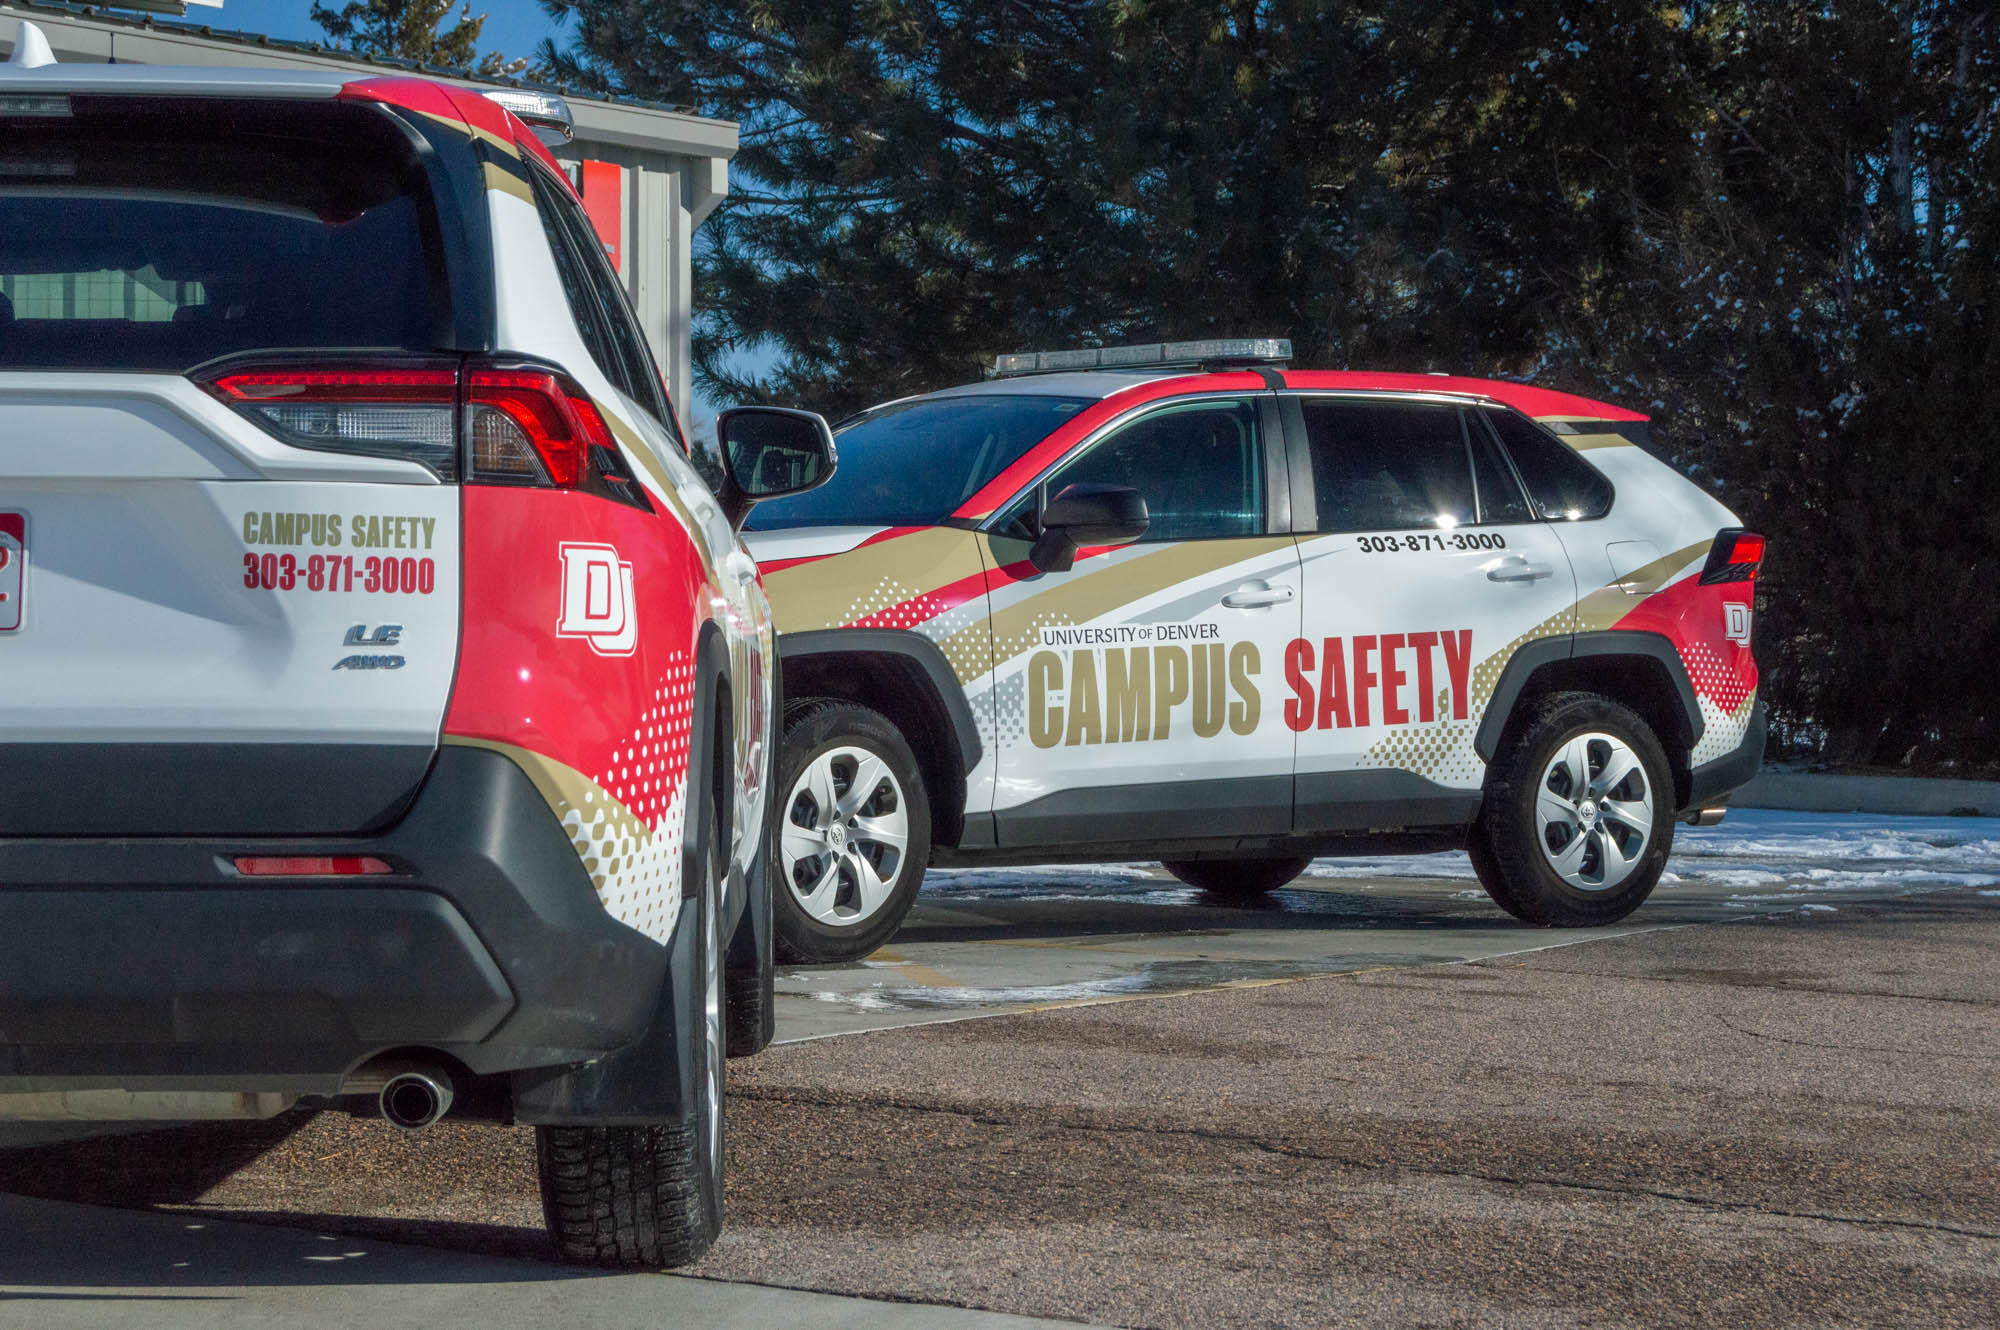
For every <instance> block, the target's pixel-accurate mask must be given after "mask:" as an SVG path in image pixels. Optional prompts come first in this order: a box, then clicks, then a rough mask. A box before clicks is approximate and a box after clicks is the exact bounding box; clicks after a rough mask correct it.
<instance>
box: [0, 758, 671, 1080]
mask: <svg viewBox="0 0 2000 1330" xmlns="http://www.w3.org/2000/svg"><path fill="white" fill-rule="evenodd" d="M242 854H257V855H314V856H319V855H336V856H337V855H372V856H374V857H376V858H379V859H382V860H385V861H386V862H388V863H389V864H391V865H392V866H393V867H394V868H395V870H396V871H395V872H394V873H393V874H392V875H386V876H373V877H353V878H345V879H337V880H335V879H326V878H317V879H291V880H280V881H274V880H272V879H245V878H242V877H239V876H237V875H236V874H235V873H234V871H233V870H232V869H231V868H230V867H229V866H228V863H229V860H230V859H231V858H232V857H233V856H236V855H242ZM668 957H669V951H668V948H666V947H663V946H661V945H659V944H657V943H655V942H653V941H651V940H650V939H648V938H646V937H644V936H643V935H641V934H640V933H638V932H636V931H634V930H633V929H631V928H628V927H626V926H625V925H624V924H621V923H619V922H617V921H616V920H614V919H612V918H611V916H610V915H609V914H607V913H606V912H605V910H604V908H603V906H602V905H601V904H600V902H599V901H598V898H597V893H596V891H595V889H594V887H593V886H592V884H591V882H590V879H589V877H588V876H587V875H586V874H585V872H584V870H583V866H582V865H581V863H579V861H578V859H577V856H576V853H575V851H574V849H572V847H571V845H570V843H569V838H568V837H567V836H566V835H565V834H564V832H563V829H562V826H561V824H560V823H558V822H557V820H556V818H555V815H554V814H553V813H552V812H551V811H550V810H549V807H548V805H547V803H546V802H545V801H544V800H543V799H542V797H541V795H540V794H539V793H538V792H537V791H536V789H535V787H534V786H533V784H532V783H531V782H530V781H529V780H528V778H527V776H526V774H525V773H523V772H522V771H521V769H520V768H519V767H517V766H515V765H514V764H513V763H512V762H510V761H508V760H507V758H505V757H504V756H502V755H501V754H498V753H494V752H490V751H487V750H485V749H478V748H468V747H452V746H448V747H446V748H444V749H443V750H442V751H441V752H440V753H439V755H438V758H437V762H436V765H435V767H434V769H433V770H432V772H431V775H430V778H429V780H428V781H427V782H426V783H425V785H424V788H423V790H422V792H421V793H420V794H419V795H418V797H417V799H416V801H415V803H414V805H413V806H412V807H411V809H410V812H409V814H408V815H407V816H406V817H404V818H403V819H402V821H400V822H399V823H397V825H396V826H395V827H394V828H392V829H391V830H389V831H387V832H383V833H381V834H379V835H372V836H361V837H339V838H314V839H308V840H274V839H253V840H243V839H221V838H205V839H144V840H138V839H131V840H113V839H96V838H91V839H85V838H60V839H58V838H44V839H16V840H0V1093H7V1092H21V1091H56V1090H78V1089H90V1088H98V1087H107V1088H109V1087H118V1088H125V1089H132V1090H231V1091H240V1092H266V1091H269V1092H282V1093H286V1094H292V1095H330V1094H334V1093H337V1092H338V1091H339V1089H340V1086H341V1082H342V1080H343V1079H344V1078H345V1077H346V1075H347V1073H348V1072H350V1071H351V1070H353V1069H354V1068H355V1067H357V1066H359V1065H360V1064H361V1063H363V1062H365V1061H367V1060H369V1059H370V1058H372V1057H375V1056H377V1055H379V1054H382V1053H385V1052H389V1051H392V1050H410V1049H423V1050H427V1051H430V1052H434V1053H439V1054H443V1055H445V1056H447V1057H449V1058H451V1059H455V1060H456V1061H457V1062H459V1063H460V1064H462V1065H463V1066H464V1067H465V1068H466V1069H468V1070H470V1071H471V1072H473V1073H474V1074H475V1075H488V1074H493V1073H500V1072H511V1071H521V1070H526V1069H531V1068H546V1067H559V1066H571V1065H575V1064H578V1063H582V1062H587V1061H590V1060H593V1059H595V1058H599V1057H602V1056H603V1055H604V1054H606V1053H608V1052H611V1051H613V1050H616V1049H619V1048H623V1047H625V1046H626V1045H628V1044H630V1043H632V1042H633V1041H634V1040H636V1039H638V1038H639V1037H640V1036H641V1035H642V1034H643V1033H644V1032H645V1030H646V1029H647V1027H648V1025H649V1023H650V1022H651V1021H652V1019H653V1018H654V1015H655V1013H656V1010H657V1007H658V1005H659V1002H660V998H661V993H662V986H663V984H664V982H665V980H666V976H667V969H668Z"/></svg>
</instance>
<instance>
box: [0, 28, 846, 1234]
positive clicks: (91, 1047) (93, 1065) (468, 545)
mask: <svg viewBox="0 0 2000 1330" xmlns="http://www.w3.org/2000/svg"><path fill="white" fill-rule="evenodd" d="M31 33H32V30H31V29H29V30H24V32H23V35H22V38H21V39H20V40H19V41H18V42H17V51H18V52H27V53H33V52H35V51H36V50H37V49H38V48H39V49H43V50H45V48H40V44H39V42H38V41H37V40H36V39H35V38H34V37H33V36H32V35H31ZM544 111H545V113H546V117H554V118H559V117H560V116H561V114H563V112H564V108H562V107H561V106H560V104H559V103H557V102H555V101H554V99H550V104H549V105H547V106H546V107H544ZM538 118H543V117H538ZM0 138H4V142H5V148H4V149H3V150H0V1117H15V1118H23V1117H28V1118H32V1117H72V1118H83V1119H100V1118H127V1119H133V1118H137V1119H147V1118H157V1119H189V1118H252V1117H261V1116H267V1115H269V1114H272V1113H275V1112H278V1111H281V1110H283V1109H285V1108H287V1107H289V1106H291V1105H292V1104H294V1103H296V1102H298V1101H300V1100H302V1099H304V1100H322V1101H331V1102H335V1103H338V1104H341V1105H343V1106H348V1107H353V1108H357V1109H361V1110H363V1111H380V1112H381V1113H382V1114H383V1115H384V1116H385V1117H387V1118H389V1119H390V1120H392V1121H394V1122H397V1123H398V1124H400V1125H403V1126H407V1127H418V1126H422V1125H425V1124H427V1123H429V1122H431V1121H434V1120H435V1119H437V1118H438V1117H440V1116H441V1115H443V1114H444V1113H446V1112H448V1111H449V1112H451V1113H453V1114H455V1115H464V1116H469V1117H474V1118H485V1119H490V1120H501V1121H511V1122H520V1123H531V1124H535V1125H536V1126H538V1127H540V1128H541V1131H540V1133H539V1135H540V1158H541V1170H542V1188H543V1195H544V1198H545V1201H546V1208H547V1213H548V1219H549V1222H550V1225H551V1227H552V1228H553V1229H554V1231H555V1233H556V1235H557V1237H558V1238H559V1240H560V1242H561V1246H562V1249H563V1250H564V1252H565V1253H567V1254H568V1255H570V1256H571V1257H574V1258H579V1259H588V1260H595V1261H601V1262H606V1263H611V1264H639V1265H658V1264H676V1263H680V1262H683V1261H686V1260H690V1259H692V1258H693V1257H694V1256H696V1255H698V1254H699V1253H700V1252H701V1251H702V1250H703V1249H704V1248H705V1247H706V1246H707V1245H708V1243H709V1242H710V1240H711V1239H712V1238H713V1237H714V1235H715V1233H716V1231H717V1228H718V1226H719V1224H720V1221H721V1205H722V1191H721V1169H722V1155H721V1137H722V1113H723V1098H722V1078H723V1064H722V1055H723V1051H724V1046H725V1042H726V1044H727V1049H728V1052H729V1053H731V1054H737V1053H746V1052H752V1051H755V1050H756V1049H757V1048H759V1047H761V1046H762V1045H763V1044H764V1043H765V1042H767V1041H768V1040H769V1038H770V1033H771V999H770V982H771V974H770V967H771V960H770V911H769V901H768V892H767V890H766V886H765V883H766V877H767V875H766V874H765V872H764V871H763V867H762V865H763V862H764V859H763V856H764V842H765V834H764V832H765V821H766V807H767V804H768V802H769V801H768V798H767V793H766V790H767V785H768V783H769V782H768V764H769V758H770V755H771V746H772V739H771V724H772V721H771V714H772V687H773V680H774V676H775V670H774V669H773V667H772V666H773V646H772V629H771V620H770V615H769V609H768V603H767V601H766V599H765V597H764V594H763V592H762V591H761V589H760V587H759V585H758V581H757V577H756V570H755V567H754V565H753V564H752V563H751V562H750V559H749V557H748V555H747V554H746V553H745V552H744V550H743V548H742V546H741V545H740V544H739V542H738V540H737V536H736V532H735V530H734V527H735V526H736V525H737V524H738V523H739V522H740V520H741V518H742V516H743V514H744V513H745V512H746V511H747V510H748V507H749V505H750V504H751V503H753V502H754V501H756V499H758V498H760V497H763V496H765V495H768V494H774V493H783V492H791V491H795V490H798V489H802V488H805V487H808V486H810V485H811V484H812V483H815V482H816V481H817V480H820V479H823V478H824V477H825V476H826V475H827V474H828V473H829V471H830V468H831V440H830V439H829V438H828V437H827V435H826V428H825V425H824V423H823V422H820V421H819V420H818V418H817V417H808V416H804V415H802V414H800V413H785V412H775V411H766V412H748V413H740V414H738V415H735V416H733V417H731V418H730V419H729V420H728V421H726V422H725V424H724V433H725V437H726V438H728V439H729V440H730V442H731V443H732V444H733V445H734V446H735V453H734V459H733V460H734V462H735V464H736V465H735V467H734V469H733V470H732V473H731V478H730V479H728V480H726V481H725V482H724V484H723V485H722V487H721V490H722V492H721V493H719V494H717V493H714V492H711V491H710V489H709V488H708V487H707V486H705V485H704V484H703V483H702V482H701V480H700V479H699V478H698V477H697V476H696V473H695V471H694V469H693V467H692V466H691V465H690V463H689V461H688V457H687V453H686V449H685V447H684V445H683V442H682V438H681V434H680V431H679V429H678V427H677V425H676V423H675V418H674V413H673V409H672V406H671V404H670V403H669V402H668V401H667V399H666V395H665V392H664V390H663V387H662V384H661V379H660V376H659V374H658V372H657V370H656V369H655V367H654V364H653V361H652V358H651V356H650V354H649V353H648V351H647V348H646V342H645V339H644V337H643V336H642V335H641V334H640V332H639V330H638V326H637V324H636V323H635V321H634V318H633V315H632V313H631V311H630V309H629V307H628V306H627V304H626V302H625V300H624V297H623V295H622V292H621V290H620V287H619V285H618V282H617V279H616V277H615V275H614V274H613V272H612V270H611V269H610V267H609V265H608V264H607V262H606V260H605V257H604V253H603V249H602V247H601V246H600V245H599V243H598V241H597V240H596V238H595V237H594V235H593V234H592V233H591V230H590V227H589V223H588V221H587V220H586V218H585V215H584V213H583V210H582V207H581V204H580V203H579V201H578V199H577V198H576V196H575V194H574V192H573V191H572V190H571V188H570V186H569V184H568V182H567V180H566V178H565V176H564V174H563V171H562V169H561V168H560V167H559V166H558V165H557V163H556V161H555V159H554V158H553V157H552V156H550V154H549V152H548V150H547V148H546V147H545V146H544V145H543V143H542V142H541V141H540V139H539V138H538V137H537V135H536V133H535V132H534V131H533V130H532V129H531V128H530V126H529V125H528V124H526V123H524V121H523V120H521V119H519V118H517V117H516V116H515V115H513V114H510V113H509V112H508V111H506V110H503V109H502V107H501V106H500V105H498V104H496V103H495V102H494V101H491V100H488V99H486V98H484V97H481V96H478V95H476V94H474V93H472V92H470V91H468V90H466V89H463V88H453V87H447V86H444V85H440V84H436V83H431V82H426V81H422V80H417V79H408V78H368V79H361V80H352V79H348V78H344V77H343V76H341V75H339V74H332V73H298V74H294V73H259V72H245V71H241V70H190V69H169V68H158V67H145V66H132V65H115V66H81V67H58V66H55V65H52V64H46V63H44V64H41V65H39V66H37V65H36V64H35V63H34V62H33V61H32V60H26V61H24V60H23V59H22V58H21V57H20V56H19V55H18V54H17V59H16V61H15V63H13V64H11V65H8V66H6V67H4V70H0ZM739 478H740V480H739Z"/></svg>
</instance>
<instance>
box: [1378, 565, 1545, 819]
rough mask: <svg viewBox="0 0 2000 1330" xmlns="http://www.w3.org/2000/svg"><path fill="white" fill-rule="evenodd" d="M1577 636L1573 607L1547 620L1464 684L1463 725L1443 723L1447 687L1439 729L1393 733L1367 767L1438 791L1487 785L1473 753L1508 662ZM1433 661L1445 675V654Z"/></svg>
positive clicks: (1488, 659)
mask: <svg viewBox="0 0 2000 1330" xmlns="http://www.w3.org/2000/svg"><path fill="white" fill-rule="evenodd" d="M1575 630H1576V607H1575V606H1574V605H1572V606H1570V607H1568V608H1566V609H1564V610H1562V611H1561V612H1560V613H1557V614H1554V615H1551V616H1550V617H1549V618H1547V619H1544V620H1543V621H1542V622H1540V623H1538V624H1536V625H1535V626H1534V627H1533V628H1530V629H1529V630H1528V631H1527V632H1525V633H1522V634H1521V635H1520V636H1519V637H1517V638H1515V639H1514V640H1513V641H1511V642H1509V643H1507V645H1505V646H1503V647H1501V648H1500V649H1499V650H1498V651H1495V652H1493V653H1492V654H1491V655H1488V656H1485V657H1483V658H1481V659H1480V660H1479V661H1478V662H1476V663H1475V664H1474V665H1473V667H1472V674H1471V677H1470V679H1469V680H1468V681H1467V684H1466V691H1467V694H1468V696H1467V698H1466V719H1465V720H1463V721H1459V720H1446V719H1442V718H1445V717H1449V716H1451V714H1452V710H1451V685H1450V684H1449V682H1447V683H1446V684H1445V686H1444V687H1442V688H1440V689H1438V692H1437V697H1436V699H1435V701H1434V703H1433V712H1434V714H1435V715H1437V716H1438V717H1440V718H1441V721H1440V723H1436V724H1429V725H1426V724H1424V723H1423V722H1421V721H1419V722H1417V723H1416V724H1415V725H1414V726H1412V727H1411V728H1409V729H1398V730H1392V731H1390V732H1389V734H1388V735H1386V736H1385V737H1383V738H1382V739H1379V740H1377V741H1376V743H1375V745H1374V746H1373V747H1371V748H1370V749H1369V750H1368V754H1367V757H1366V759H1365V760H1366V762H1367V763H1368V764H1369V765H1372V766H1387V767H1396V768H1399V769H1402V770H1405V771H1414V772H1415V773H1417V774H1418V775H1419V776H1422V777H1424V778H1425V779H1426V780H1433V781H1436V782H1437V783H1438V784H1440V785H1458V786H1466V785H1478V784H1479V783H1480V782H1481V781H1483V780H1485V779H1486V762H1485V759H1483V758H1481V757H1480V756H1479V753H1478V751H1477V750H1475V749H1474V748H1473V746H1472V741H1473V738H1474V737H1475V736H1476V735H1477V734H1478V732H1479V720H1480V718H1481V717H1482V716H1483V715H1485V713H1486V706H1487V703H1489V702H1491V701H1492V700H1493V690H1494V688H1495V687H1496V686H1498V684H1499V682H1500V674H1501V672H1502V671H1503V670H1505V669H1506V668H1507V662H1508V661H1510V660H1512V659H1513V658H1514V653H1515V652H1516V651H1519V650H1520V649H1521V648H1522V647H1524V646H1526V645H1527V644H1528V643H1530V642H1534V641H1537V640H1539V639H1541V638H1544V637H1554V636H1556V635H1558V634H1563V633H1570V632H1574V631H1575ZM1431 658H1432V660H1433V661H1434V662H1435V664H1434V665H1433V667H1432V668H1433V669H1435V670H1437V671H1439V672H1444V671H1445V668H1446V667H1445V663H1444V648H1443V647H1442V646H1439V647H1437V648H1434V649H1433V652H1432V657H1431ZM1419 714H1421V713H1420V712H1419V711H1417V710H1416V709H1415V708H1412V709H1411V715H1412V716H1415V715H1419Z"/></svg>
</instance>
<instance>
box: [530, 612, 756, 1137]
mask: <svg viewBox="0 0 2000 1330" xmlns="http://www.w3.org/2000/svg"><path fill="white" fill-rule="evenodd" d="M722 659H723V652H722V648H721V645H720V643H718V642H717V641H716V639H715V638H714V637H713V636H710V637H706V638H704V639H703V640H702V644H701V648H700V650H699V652H698V653H697V664H696V668H695V688H694V704H693V705H694V716H695V719H696V722H697V723H696V724H694V725H692V726H690V727H689V740H688V767H687V769H688V780H689V782H690V785H691V787H692V783H693V782H695V781H696V780H700V781H701V782H702V785H701V787H700V788H701V789H702V790H703V795H702V798H701V800H700V801H699V803H696V804H694V805H693V806H691V807H690V808H689V809H688V819H689V827H690V831H689V833H688V834H687V835H685V836H684V837H683V848H682V862H681V881H682V884H683V890H684V891H685V888H686V884H688V883H697V884H698V883H699V882H700V881H701V878H702V874H703V872H704V870H703V868H702V865H703V864H704V862H705V861H706V858H707V856H708V853H709V839H710V837H711V836H713V835H714V829H715V817H714V813H713V811H712V809H711V808H710V801H711V800H712V799H713V797H714V796H713V793H712V791H710V790H709V788H708V782H709V772H710V769H711V766H712V745H713V744H714V742H715V726H714V724H713V722H712V719H709V718H712V717H713V716H714V715H715V681H716V678H717V677H718V675H719V674H720V673H721V664H720V662H721V661H722ZM699 916H700V911H699V910H690V909H687V908H686V905H685V902H684V903H683V906H682V909H681V917H680V922H679V923H678V924H676V925H675V927H674V934H673V939H672V941H671V942H670V943H669V944H668V947H667V977H666V980H665V982H664V983H662V984H661V985H660V996H659V1002H658V1005H657V1006H656V1007H655V1009H654V1012H653V1019H652V1021H651V1022H650V1023H649V1024H648V1025H647V1026H646V1029H645V1031H644V1032H643V1033H642V1034H640V1036H639V1037H638V1038H637V1039H635V1040H633V1041H632V1042H631V1043H630V1044H627V1045H626V1046H625V1047H624V1048H621V1049H619V1050H618V1051H617V1052H615V1053H610V1054H607V1055H606V1056H604V1057H601V1058H598V1059H597V1060H596V1061H594V1062H586V1063H583V1064H581V1065H579V1066H574V1067H552V1068H545V1069H541V1070H536V1071H526V1072H517V1073H515V1075H514V1077H513V1096H514V1121H515V1122H517V1123H519V1124H521V1125H522V1126H535V1127H555V1126H592V1127H613V1126H645V1125H647V1124H651V1123H660V1122H674V1121H679V1120H681V1119H682V1118H683V1117H686V1116H690V1115H691V1114H692V1113H693V1112H694V1105H695V1104H696V1102H697V1100H698V1098H699V1095H700V1089H699V1087H698V1086H696V1085H695V1082H694V1078H695V1062H696V1057H695V1050H696V1049H697V1048H699V1047H700V1046H701V1040H702V1037H703V1033H702V1023H703V1019H704V1017H703V1011H702V1007H703V1001H702V991H701V939H700V938H699V937H698V936H696V934H697V932H698V931H699V930H698V928H697V925H698V924H699V923H700V917H699ZM726 963H727V956H726V954H725V964H726Z"/></svg>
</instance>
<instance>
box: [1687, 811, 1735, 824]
mask: <svg viewBox="0 0 2000 1330" xmlns="http://www.w3.org/2000/svg"><path fill="white" fill-rule="evenodd" d="M1728 815H1729V810H1728V809H1727V808H1722V807H1716V808H1704V809H1702V810H1701V811H1700V812H1698V813H1692V814H1689V816H1688V820H1687V824H1688V825H1689V826H1691V827H1714V826H1720V825H1721V824H1722V819H1723V818H1725V817H1727V816H1728Z"/></svg>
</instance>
